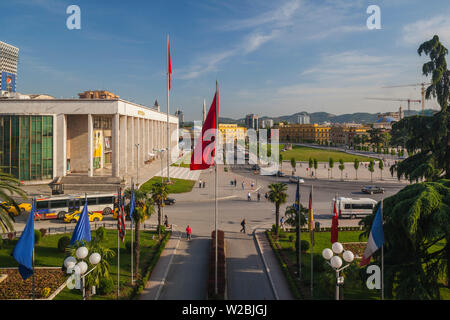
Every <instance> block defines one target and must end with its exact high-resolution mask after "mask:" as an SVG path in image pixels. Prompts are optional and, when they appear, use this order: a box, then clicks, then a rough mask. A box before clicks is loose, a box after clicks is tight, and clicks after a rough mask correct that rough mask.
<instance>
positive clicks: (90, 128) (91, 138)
mask: <svg viewBox="0 0 450 320" xmlns="http://www.w3.org/2000/svg"><path fill="white" fill-rule="evenodd" d="M88 157H89V160H88V161H89V166H88V176H89V177H93V176H94V126H93V121H92V114H88Z"/></svg>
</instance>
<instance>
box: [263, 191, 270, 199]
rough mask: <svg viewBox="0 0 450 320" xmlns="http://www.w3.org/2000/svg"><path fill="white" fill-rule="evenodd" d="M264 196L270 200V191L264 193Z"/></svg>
mask: <svg viewBox="0 0 450 320" xmlns="http://www.w3.org/2000/svg"><path fill="white" fill-rule="evenodd" d="M264 198H266V200H269V193H268V192H266V193H265V194H264Z"/></svg>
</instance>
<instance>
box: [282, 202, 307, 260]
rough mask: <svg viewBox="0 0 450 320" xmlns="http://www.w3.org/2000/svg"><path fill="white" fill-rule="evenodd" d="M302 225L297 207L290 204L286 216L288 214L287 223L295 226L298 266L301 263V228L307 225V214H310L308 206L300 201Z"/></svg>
mask: <svg viewBox="0 0 450 320" xmlns="http://www.w3.org/2000/svg"><path fill="white" fill-rule="evenodd" d="M299 211H300V224H301V225H300V226H299V224H298V213H297V209H296V208H295V207H294V206H288V207H286V211H285V216H286V223H287V224H288V225H290V226H292V227H295V234H296V239H295V249H296V250H295V255H296V261H297V266H299V265H300V256H299V254H298V251H299V250H298V249H299V248H300V240H301V239H300V228H301V227H303V226H304V225H306V215H307V214H308V208H305V207H303V205H302V204H301V203H300V208H299Z"/></svg>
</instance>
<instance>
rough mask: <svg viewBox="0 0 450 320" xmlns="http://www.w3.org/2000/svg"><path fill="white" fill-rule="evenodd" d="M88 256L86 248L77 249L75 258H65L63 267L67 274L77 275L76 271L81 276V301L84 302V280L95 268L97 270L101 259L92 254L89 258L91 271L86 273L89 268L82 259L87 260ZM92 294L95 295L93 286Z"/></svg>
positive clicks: (97, 254)
mask: <svg viewBox="0 0 450 320" xmlns="http://www.w3.org/2000/svg"><path fill="white" fill-rule="evenodd" d="M88 255H89V250H88V248H86V247H84V246H83V247H79V248H78V249H77V251H76V252H75V256H76V257H72V256H70V257H67V258H66V259H65V260H64V266H65V267H66V268H67V272H68V273H75V274H77V271H78V272H79V275H80V276H81V281H82V285H81V289H82V293H83V300H86V288H85V278H86V276H87V275H88V274H89V273H91V272H92V271H94V269H95V268H97V265H98V264H99V263H100V261H101V260H102V257H101V256H100V254H99V253H97V252H94V253H92V254H91V255H90V256H89V259H88V260H89V263H90V264H91V265H92V266H94V267H93V268H92V269H91V270H89V271H88V269H89V266H88V264H87V263H86V262H85V261H84V259H86V258H87V256H88ZM92 293H93V294H95V286H93V287H92Z"/></svg>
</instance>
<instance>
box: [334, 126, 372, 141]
mask: <svg viewBox="0 0 450 320" xmlns="http://www.w3.org/2000/svg"><path fill="white" fill-rule="evenodd" d="M369 129H370V127H367V126H363V125H362V124H358V123H337V124H334V125H333V126H331V129H330V141H331V142H332V143H333V144H336V145H352V143H353V138H354V137H355V136H357V135H364V134H366V133H367V130H369Z"/></svg>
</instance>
